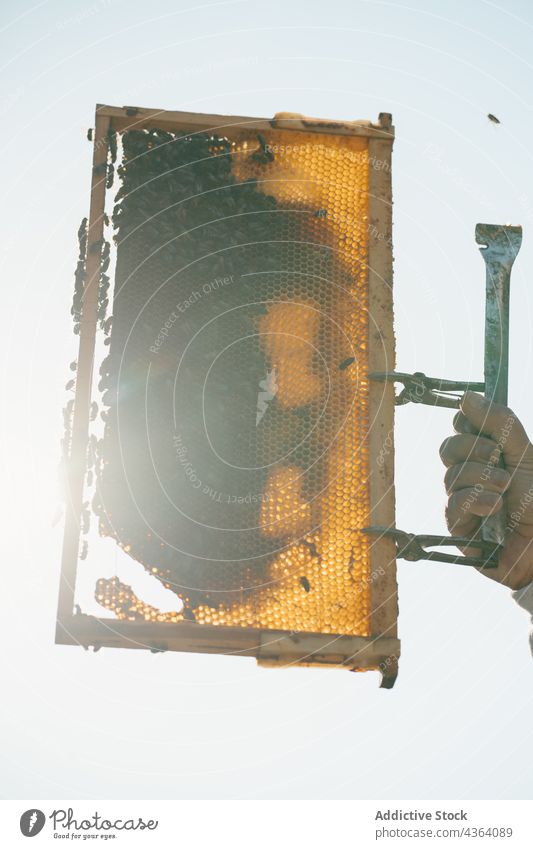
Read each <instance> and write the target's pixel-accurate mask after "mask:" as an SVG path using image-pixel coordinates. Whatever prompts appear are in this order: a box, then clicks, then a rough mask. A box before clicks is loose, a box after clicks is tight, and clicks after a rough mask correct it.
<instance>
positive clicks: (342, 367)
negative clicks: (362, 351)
mask: <svg viewBox="0 0 533 849" xmlns="http://www.w3.org/2000/svg"><path fill="white" fill-rule="evenodd" d="M352 363H355V357H346V359H345V360H343V361H342V363H339V371H344V370H345V369H347V368H348V366H351V365H352Z"/></svg>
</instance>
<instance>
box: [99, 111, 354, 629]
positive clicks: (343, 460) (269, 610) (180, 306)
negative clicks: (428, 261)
mask: <svg viewBox="0 0 533 849" xmlns="http://www.w3.org/2000/svg"><path fill="white" fill-rule="evenodd" d="M118 173H119V177H120V180H121V185H120V189H119V192H118V195H117V203H116V207H115V213H114V226H115V232H116V254H117V264H116V274H115V282H114V293H113V307H112V313H113V324H112V331H111V344H110V348H109V356H108V357H107V359H106V360H105V361H104V363H103V364H102V368H101V373H100V389H101V391H102V400H103V404H104V407H105V409H106V425H105V432H104V436H103V439H102V442H101V445H100V448H99V464H98V468H97V477H98V482H97V495H96V497H95V501H94V509H95V511H96V513H97V514H98V517H99V524H100V532H101V533H102V534H103V535H106V536H111V537H113V538H114V539H115V540H116V541H117V543H118V544H119V545H120V546H121V547H122V548H123V549H124V550H125V551H126V552H127V553H128V554H129V555H130V556H131V557H132V558H134V559H135V560H136V561H138V562H139V563H141V564H142V565H143V566H144V567H145V568H146V569H147V570H148V571H149V572H150V573H151V574H152V575H153V576H154V578H156V579H158V580H160V581H162V583H163V584H164V585H165V586H166V587H168V588H170V589H171V590H173V591H174V592H175V593H176V596H177V597H178V598H177V604H176V610H175V611H173V612H171V613H161V612H159V611H157V610H156V609H154V608H153V607H150V606H149V605H145V604H144V603H143V602H142V600H140V599H138V598H137V597H136V596H135V594H134V593H133V591H132V590H131V588H129V587H127V586H125V585H123V584H120V582H118V581H117V580H116V579H113V580H111V581H109V580H105V579H101V580H100V581H99V582H98V585H97V588H96V598H97V600H98V602H99V603H100V604H101V605H102V606H103V607H104V608H106V609H108V610H112V611H113V612H114V613H115V615H116V616H117V617H118V618H124V619H128V618H130V619H136V618H144V619H146V620H149V621H158V622H178V621H181V620H182V619H189V620H190V621H195V622H196V623H198V624H200V625H202V624H209V625H216V626H233V627H241V626H242V627H247V628H257V629H262V630H268V629H277V630H284V631H298V632H313V633H326V634H345V635H356V636H357V635H359V636H367V635H369V634H370V631H371V628H370V612H371V610H370V608H371V605H370V584H371V582H370V557H369V540H368V537H367V536H365V534H363V533H362V532H361V528H363V527H365V526H366V525H367V524H369V509H370V505H369V427H370V422H369V383H368V377H367V375H368V345H369V317H368V316H369V309H368V244H369V219H368V192H369V156H368V140H367V139H366V138H365V137H356V136H353V137H352V136H349V135H341V134H339V135H334V134H328V133H317V132H309V133H307V132H298V133H294V132H292V131H290V130H275V129H272V130H270V131H264V132H262V133H261V134H258V133H256V132H255V131H254V130H253V129H251V128H249V127H248V128H243V127H234V128H231V131H230V130H228V131H227V135H216V134H213V133H192V134H190V135H186V136H184V135H180V134H178V133H172V132H168V131H163V130H157V129H151V130H130V131H127V132H125V133H123V134H122V161H121V164H120V166H119V169H118Z"/></svg>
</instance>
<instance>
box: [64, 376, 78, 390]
mask: <svg viewBox="0 0 533 849" xmlns="http://www.w3.org/2000/svg"><path fill="white" fill-rule="evenodd" d="M75 385H76V381H75V379H74V378H73V379H72V380H69V381H68V383H65V389H66V390H67V391H68V390H69V389H74V387H75Z"/></svg>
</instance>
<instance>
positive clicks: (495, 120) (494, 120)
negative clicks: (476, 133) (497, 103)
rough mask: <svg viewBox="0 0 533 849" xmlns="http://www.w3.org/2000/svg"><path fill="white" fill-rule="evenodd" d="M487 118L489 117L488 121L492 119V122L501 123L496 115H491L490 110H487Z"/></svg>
mask: <svg viewBox="0 0 533 849" xmlns="http://www.w3.org/2000/svg"><path fill="white" fill-rule="evenodd" d="M487 118H488V119H489V121H492V123H493V124H501V121H500V119H499V118H497V117H496V115H492V113H491V112H489V114H488V115H487Z"/></svg>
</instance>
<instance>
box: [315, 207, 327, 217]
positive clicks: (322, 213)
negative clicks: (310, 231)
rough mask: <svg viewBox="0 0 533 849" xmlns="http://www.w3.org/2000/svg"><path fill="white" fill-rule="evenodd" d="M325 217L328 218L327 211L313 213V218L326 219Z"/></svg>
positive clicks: (321, 210) (318, 210)
mask: <svg viewBox="0 0 533 849" xmlns="http://www.w3.org/2000/svg"><path fill="white" fill-rule="evenodd" d="M327 217H328V211H327V209H317V211H316V212H315V218H327Z"/></svg>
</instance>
